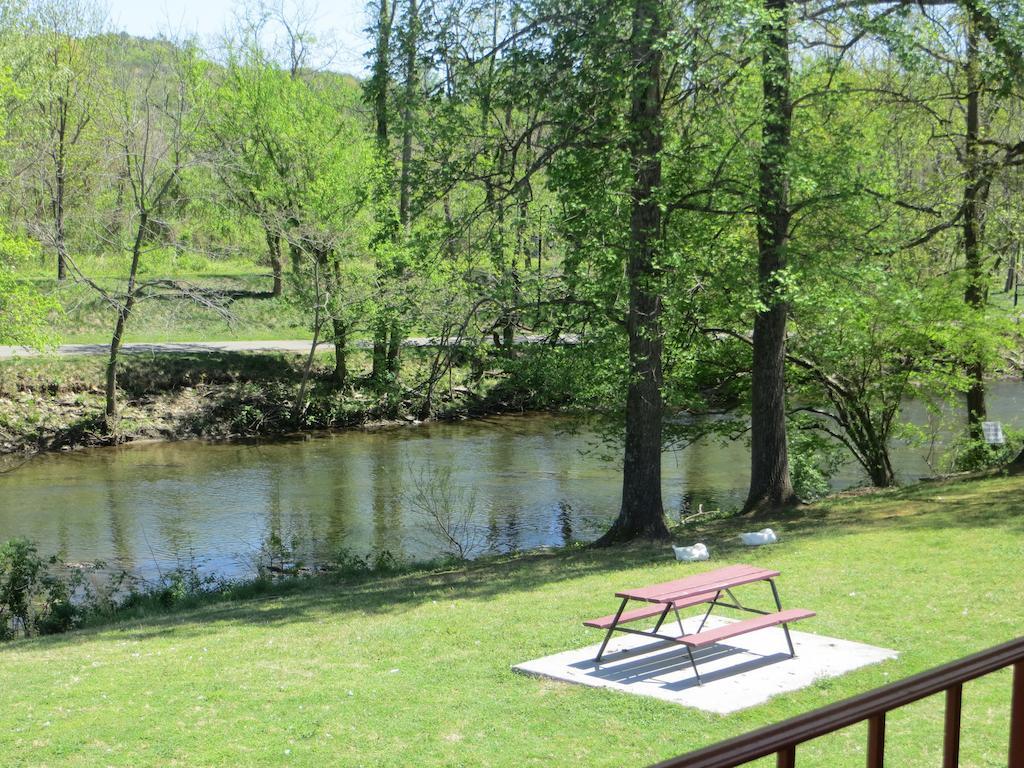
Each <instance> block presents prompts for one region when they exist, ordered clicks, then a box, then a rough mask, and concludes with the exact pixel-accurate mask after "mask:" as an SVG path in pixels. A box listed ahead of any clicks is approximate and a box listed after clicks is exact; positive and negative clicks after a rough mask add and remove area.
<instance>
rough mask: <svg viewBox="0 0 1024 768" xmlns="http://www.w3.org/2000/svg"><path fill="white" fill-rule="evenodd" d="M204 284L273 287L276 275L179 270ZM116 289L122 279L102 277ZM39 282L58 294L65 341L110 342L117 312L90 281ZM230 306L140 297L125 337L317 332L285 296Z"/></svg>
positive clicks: (301, 335)
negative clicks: (220, 310)
mask: <svg viewBox="0 0 1024 768" xmlns="http://www.w3.org/2000/svg"><path fill="white" fill-rule="evenodd" d="M174 277H175V279H178V280H185V281H187V282H189V283H191V284H193V285H196V286H200V287H202V288H205V289H220V290H236V291H237V290H243V291H254V292H258V291H269V290H270V287H271V279H270V276H269V275H264V274H248V275H242V274H234V275H232V274H223V275H217V274H202V275H175V276H174ZM98 282H100V283H101V284H103V285H105V287H109V288H110V289H112V290H120V289H123V285H121V284H120V283H118V282H117V281H113V280H109V279H104V278H98ZM40 288H41V290H43V291H44V292H46V293H49V294H51V295H53V296H54V297H56V299H57V300H58V301H59V303H60V305H61V306H62V307H63V308H64V314H63V316H62V317H60V318H59V319H57V321H56V322H55V325H54V330H55V331H56V334H57V337H58V339H59V341H60V342H61V343H62V344H96V343H100V344H109V343H110V336H111V334H112V333H113V330H114V323H115V321H116V319H117V318H116V315H115V313H114V311H113V310H112V309H111V308H110V306H109V305H108V304H106V303H105V302H104V301H103V300H102V298H101V297H100V296H99V294H97V293H96V291H94V290H93V289H91V288H90V287H88V286H86V285H83V284H78V283H73V282H68V283H66V284H64V285H57V283H56V281H52V280H51V281H40ZM226 308H227V310H228V311H229V313H230V318H229V319H226V318H225V317H224V316H222V315H221V314H219V313H217V312H215V311H213V310H211V309H208V308H205V307H200V306H198V305H197V304H194V303H191V302H188V301H181V300H176V301H169V300H164V299H149V300H146V301H143V302H140V303H139V305H138V307H137V309H136V311H135V312H134V313H133V315H132V318H131V320H130V321H129V323H128V325H127V331H126V335H125V341H126V342H141V341H149V342H157V341H220V340H240V341H253V340H259V341H263V340H275V339H305V338H310V337H312V335H313V334H312V330H311V329H310V324H309V321H308V320H307V319H306V318H305V317H304V316H303V312H302V310H301V309H300V308H299V307H297V306H295V305H294V304H292V303H291V302H289V301H288V297H287V296H284V297H280V298H240V299H236V300H234V301H232V302H230V303H229V304H226Z"/></svg>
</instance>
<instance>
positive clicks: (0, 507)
mask: <svg viewBox="0 0 1024 768" xmlns="http://www.w3.org/2000/svg"><path fill="white" fill-rule="evenodd" d="M992 394H993V396H992V398H991V402H990V410H991V417H992V418H994V419H1001V420H1002V421H1003V422H1004V423H1007V424H1017V425H1020V424H1024V419H1022V418H1021V417H1020V416H1019V415H1018V414H1019V413H1020V411H1021V408H1022V406H1024V396H1022V395H1024V387H1022V386H1021V384H1020V383H1016V382H1006V383H1002V384H999V385H998V386H997V387H996V388H995V390H994V392H993V393H992ZM909 412H910V413H911V414H912V415H913V416H914V417H915V418H916V420H918V421H923V420H924V419H925V416H924V413H923V411H922V410H921V409H915V408H914V407H913V405H911V407H910V409H909ZM572 427H573V422H572V421H571V420H569V419H566V418H561V417H552V416H510V417H501V418H492V419H487V420H485V421H479V422H462V423H453V424H432V425H424V426H417V427H408V428H399V429H388V430H378V431H372V432H345V433H338V434H326V435H318V436H316V437H313V438H312V439H309V440H306V441H296V442H278V443H261V444H238V443H228V444H224V443H221V444H209V443H201V442H182V443H161V444H149V445H138V446H131V445H129V446H124V447H121V448H112V449H97V450H90V451H81V452H77V453H71V454H56V455H46V456H40V457H37V458H36V459H34V460H33V461H31V462H30V463H28V464H27V465H25V466H23V467H22V468H20V469H19V470H17V471H15V472H12V473H10V474H7V475H4V476H2V477H0V540H3V539H6V538H9V537H11V536H27V537H29V538H31V539H34V540H36V541H37V542H38V543H39V545H40V550H41V552H43V553H47V554H48V553H52V552H57V551H62V552H63V553H64V554H65V556H66V557H67V558H68V559H70V560H73V561H93V560H104V561H106V562H107V563H108V565H109V566H110V567H111V568H117V569H120V568H125V569H128V570H131V571H134V572H136V573H138V574H141V575H153V574H155V573H157V572H160V571H166V570H168V569H169V568H173V567H174V566H175V565H177V564H179V563H184V562H192V563H194V564H196V565H197V566H199V567H201V568H203V569H204V570H208V571H213V572H217V573H220V574H225V575H238V574H244V573H248V572H250V569H251V567H252V561H253V556H254V553H256V552H257V551H258V550H259V549H260V548H261V546H262V545H263V544H264V543H265V542H266V541H267V540H268V538H269V537H271V536H276V537H278V538H280V539H281V540H283V541H285V542H290V541H292V540H295V541H297V542H299V545H300V549H301V550H303V551H304V552H305V554H306V556H307V557H312V558H330V557H332V556H333V555H334V554H335V553H337V552H338V551H340V550H342V549H347V550H350V551H354V552H360V553H364V552H368V551H370V550H374V549H376V550H389V551H391V552H393V553H396V554H398V555H400V556H403V557H408V558H422V557H429V556H434V555H436V554H438V553H439V552H440V551H441V550H442V548H443V547H442V544H441V542H440V541H439V540H438V539H437V537H436V535H435V534H434V527H433V526H432V525H431V524H430V523H429V522H428V521H427V520H426V519H424V517H423V515H422V514H421V513H417V512H416V510H415V509H414V507H415V506H416V505H415V504H412V503H411V502H410V494H411V493H412V491H413V488H414V486H415V484H417V483H423V482H431V481H432V479H433V478H435V474H436V470H437V469H438V468H442V467H448V468H450V471H451V480H450V484H451V488H452V491H453V492H455V494H454V495H457V491H458V489H469V490H468V491H467V496H466V497H464V498H468V495H470V494H471V495H472V497H473V501H474V510H475V511H474V516H473V519H472V525H473V530H474V531H475V533H476V536H477V538H478V540H479V542H480V544H481V551H491V552H501V551H509V550H518V549H528V548H531V547H537V546H542V545H561V544H565V543H567V542H570V541H577V540H580V541H586V540H590V539H592V538H594V537H595V536H596V535H598V534H599V533H600V532H601V531H602V530H603V529H604V528H605V527H606V526H607V524H608V523H609V522H610V520H611V519H612V518H613V517H614V515H615V513H616V510H617V504H618V494H619V483H620V480H621V476H620V467H619V466H618V465H617V464H615V463H611V462H607V461H605V460H603V459H602V458H601V456H600V453H601V452H600V451H595V450H594V448H595V436H594V434H593V432H592V431H590V430H588V429H586V428H583V429H581V430H578V431H571V428H572ZM925 453H926V451H925V450H924V449H919V448H907V447H905V446H901V447H899V448H898V449H897V450H896V456H897V465H898V471H899V473H900V475H901V476H902V478H903V479H913V478H915V477H917V476H919V475H922V474H928V473H929V470H928V467H927V464H926V463H925V461H924V460H923V458H922V456H923V455H924V454H925ZM748 462H749V457H748V452H747V448H746V446H745V445H744V444H742V443H735V444H730V445H721V444H718V443H704V444H700V445H696V446H693V447H691V448H689V449H687V450H685V451H682V452H681V453H671V454H666V455H665V457H664V460H663V470H664V490H665V504H666V508H667V510H668V512H669V515H670V516H671V517H677V516H678V515H679V514H680V513H681V512H682V511H684V510H686V509H688V508H691V507H692V508H696V505H697V504H698V503H703V504H704V506H705V507H706V508H716V507H719V506H724V507H728V506H735V505H738V504H740V503H741V502H742V499H743V494H744V492H745V490H746V483H747V479H748ZM862 479H863V478H862V474H861V473H860V472H859V471H858V470H857V468H856V467H853V466H849V467H847V468H845V469H844V470H843V472H841V473H840V475H839V476H838V477H837V478H836V479H835V480H836V484H837V486H840V487H841V486H849V485H853V484H856V483H859V482H862ZM450 495H451V494H450Z"/></svg>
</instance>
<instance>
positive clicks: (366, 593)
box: [0, 544, 667, 653]
mask: <svg viewBox="0 0 1024 768" xmlns="http://www.w3.org/2000/svg"><path fill="white" fill-rule="evenodd" d="M666 549H667V548H666V547H665V546H661V545H645V544H638V545H633V546H630V547H623V548H621V549H618V550H608V549H602V550H593V549H574V550H570V551H555V552H544V553H531V554H526V555H521V556H517V557H511V558H495V559H490V560H487V561H482V562H475V563H469V564H467V565H465V566H461V567H456V568H453V569H447V570H436V571H428V572H414V573H410V574H406V575H401V576H393V577H386V578H380V577H376V578H373V577H366V578H356V579H352V580H345V581H342V580H339V579H337V578H332V577H315V578H311V579H308V580H304V581H293V582H283V583H282V584H280V585H274V586H270V587H269V588H268V589H267V591H266V593H264V594H260V595H258V596H255V597H245V598H241V599H238V600H234V601H231V602H227V600H229V599H230V598H225V602H223V603H220V602H218V601H216V598H213V602H211V603H210V604H209V605H208V606H201V607H198V608H195V609H191V608H189V609H184V608H183V609H181V610H180V611H173V610H172V612H169V613H158V614H142V615H136V616H125V617H117V618H115V619H114V620H113V622H112V623H111V624H103V625H98V626H96V627H92V628H88V629H83V630H79V631H77V632H74V633H71V634H68V635H57V636H51V637H44V638H32V639H29V640H22V641H18V642H15V643H12V644H11V645H8V646H6V647H2V646H0V653H2V652H3V651H5V650H6V651H10V652H15V653H16V652H18V651H28V650H35V649H37V648H39V647H41V646H43V645H46V646H49V647H53V645H54V644H61V643H68V642H82V641H84V640H86V638H88V637H89V636H91V635H94V634H97V633H100V632H108V631H111V630H117V631H119V634H118V637H119V638H120V639H126V640H147V639H151V638H156V637H161V636H174V637H189V636H194V635H198V634H202V633H204V632H205V631H207V630H206V629H205V627H207V626H208V625H210V624H220V623H223V624H234V625H239V624H251V625H262V626H275V625H285V624H291V623H295V622H302V621H305V620H308V619H310V618H311V617H312V616H314V615H316V616H321V615H322V614H324V613H325V612H327V613H348V612H351V613H353V614H355V615H359V614H376V615H387V614H399V613H401V612H403V611H407V610H409V609H411V608H413V607H415V606H417V605H420V604H423V603H427V602H431V601H434V600H438V601H440V600H453V599H457V600H460V601H463V600H475V601H483V602H487V601H489V600H491V599H493V598H496V597H499V596H501V595H506V594H509V593H515V592H528V591H531V590H533V589H536V588H539V587H543V586H550V585H551V584H555V583H558V582H560V581H567V580H573V579H578V578H584V577H586V576H589V575H593V574H599V573H605V572H610V571H617V570H626V569H630V568H636V567H640V566H644V565H649V564H653V563H664V562H665V558H666ZM140 624H144V626H139V625H140Z"/></svg>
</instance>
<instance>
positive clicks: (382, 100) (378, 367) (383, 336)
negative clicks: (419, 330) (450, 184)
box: [367, 0, 395, 384]
mask: <svg viewBox="0 0 1024 768" xmlns="http://www.w3.org/2000/svg"><path fill="white" fill-rule="evenodd" d="M377 3H378V5H377V19H376V29H375V30H374V35H375V37H376V45H375V48H374V54H373V70H372V74H371V76H370V80H369V81H368V83H367V95H368V96H369V97H370V101H371V103H372V105H373V115H374V122H375V124H376V139H377V146H376V153H377V162H378V163H379V164H381V165H385V164H386V165H388V167H390V166H391V163H392V159H391V143H390V141H389V139H388V91H389V88H390V83H391V27H392V24H393V22H394V17H395V0H377ZM389 175H390V174H385V176H389ZM378 186H379V188H378V189H377V190H376V194H377V195H378V197H381V198H383V197H385V196H388V195H389V190H388V186H389V184H388V183H387V182H386V181H382V182H379V183H378ZM380 205H386V204H385V203H384V201H383V200H378V206H380ZM385 226H387V225H386V224H385ZM382 234H383V233H382ZM384 236H385V237H387V236H388V235H384ZM384 270H385V265H384V264H382V263H381V261H380V260H378V262H377V276H378V280H381V281H383V278H384ZM381 288H383V285H382V286H381ZM389 330H390V322H389V321H388V319H386V318H384V317H379V318H378V319H377V321H376V322H375V323H374V325H373V359H372V360H373V362H372V370H371V373H370V378H371V379H372V380H373V381H375V382H377V383H378V384H381V383H383V381H384V378H385V372H386V370H387V364H388V331H389Z"/></svg>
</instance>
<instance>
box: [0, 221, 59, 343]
mask: <svg viewBox="0 0 1024 768" xmlns="http://www.w3.org/2000/svg"><path fill="white" fill-rule="evenodd" d="M33 252H34V249H33V247H32V245H31V243H30V242H28V241H26V240H24V239H22V238H17V237H12V236H11V235H9V234H8V233H7V232H6V231H5V230H4V228H3V226H2V224H0V344H21V345H24V346H27V347H36V348H37V349H44V348H46V347H49V346H52V345H54V344H55V343H56V341H57V339H56V334H55V333H54V331H53V327H54V326H53V321H54V320H55V319H58V318H59V317H60V313H61V310H60V305H59V304H58V303H57V302H56V300H55V299H54V298H53V297H52V296H46V295H44V294H42V293H40V292H39V291H38V290H36V289H35V287H34V286H33V285H32V284H31V283H29V282H27V281H25V280H23V279H20V278H19V276H18V274H17V273H16V271H15V265H17V264H19V263H23V262H24V261H25V260H26V259H28V258H29V257H30V256H31V255H32V254H33Z"/></svg>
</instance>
